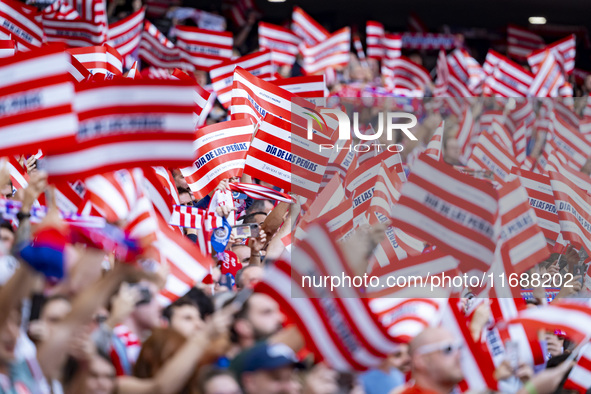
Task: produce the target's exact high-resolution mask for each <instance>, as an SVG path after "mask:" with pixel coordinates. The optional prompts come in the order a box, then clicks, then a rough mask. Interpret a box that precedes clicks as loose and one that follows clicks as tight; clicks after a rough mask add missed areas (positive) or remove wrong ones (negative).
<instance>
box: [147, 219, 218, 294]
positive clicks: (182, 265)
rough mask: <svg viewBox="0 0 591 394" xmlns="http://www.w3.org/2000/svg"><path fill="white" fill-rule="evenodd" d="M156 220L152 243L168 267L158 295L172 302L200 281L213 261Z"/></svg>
mask: <svg viewBox="0 0 591 394" xmlns="http://www.w3.org/2000/svg"><path fill="white" fill-rule="evenodd" d="M157 220H158V232H157V239H156V241H155V242H154V243H153V244H152V245H153V247H154V249H155V250H156V251H157V252H158V254H159V256H160V261H161V262H166V263H168V266H169V268H170V274H169V275H168V276H167V278H166V284H165V285H164V289H162V291H161V292H160V295H161V296H163V297H164V298H165V299H166V300H165V302H174V301H175V300H176V299H178V298H179V297H181V296H183V295H184V294H186V293H187V292H188V291H189V290H190V289H191V288H192V287H193V286H195V285H196V284H197V283H201V281H202V280H203V278H205V277H206V276H207V275H208V274H209V273H210V269H211V267H213V265H214V263H213V261H212V259H211V257H210V256H209V255H208V254H206V253H204V252H202V250H201V249H200V248H199V247H198V246H197V245H196V244H194V243H193V242H191V241H190V240H189V239H187V238H186V237H185V236H183V235H182V234H180V233H178V232H176V231H174V230H173V229H171V228H170V227H169V226H168V224H167V223H166V222H165V221H164V220H163V219H161V218H157Z"/></svg>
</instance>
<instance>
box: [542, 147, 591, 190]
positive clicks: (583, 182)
mask: <svg viewBox="0 0 591 394" xmlns="http://www.w3.org/2000/svg"><path fill="white" fill-rule="evenodd" d="M560 156H561V155H560V154H559V153H558V154H557V152H551V153H550V154H549V156H548V158H547V160H546V167H544V170H545V171H546V172H549V171H556V172H558V173H560V174H562V175H564V176H565V177H566V178H567V179H568V180H569V181H571V182H572V183H574V184H575V185H577V186H578V187H579V188H581V189H582V190H584V191H585V192H587V193H589V192H591V177H589V175H587V174H583V173H582V172H580V171H577V170H575V169H574V168H572V167H570V166H569V165H568V164H567V163H566V161H564V160H562V159H561V158H560Z"/></svg>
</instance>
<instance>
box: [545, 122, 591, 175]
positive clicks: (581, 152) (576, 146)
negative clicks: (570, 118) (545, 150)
mask: <svg viewBox="0 0 591 394" xmlns="http://www.w3.org/2000/svg"><path fill="white" fill-rule="evenodd" d="M551 133H552V137H553V141H554V142H555V143H556V146H557V147H558V149H559V151H560V152H561V153H562V154H563V155H564V156H565V157H566V158H567V160H568V162H569V163H575V165H573V167H578V168H581V167H582V166H583V165H585V162H586V161H587V159H588V158H589V157H591V142H587V140H586V139H585V137H584V136H583V135H582V134H581V133H580V132H579V130H578V129H577V128H576V127H573V126H571V125H569V124H568V122H567V121H565V120H564V119H563V118H562V116H560V115H556V114H553V116H552V131H551Z"/></svg>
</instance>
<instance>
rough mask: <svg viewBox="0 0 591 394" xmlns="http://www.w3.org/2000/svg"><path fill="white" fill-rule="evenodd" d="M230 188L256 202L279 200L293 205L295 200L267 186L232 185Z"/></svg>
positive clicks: (250, 184) (251, 184)
mask: <svg viewBox="0 0 591 394" xmlns="http://www.w3.org/2000/svg"><path fill="white" fill-rule="evenodd" d="M229 186H230V190H232V191H233V192H239V193H244V194H246V195H247V196H248V197H250V198H252V199H255V200H277V201H281V202H287V203H290V204H291V203H293V199H292V198H291V197H290V195H289V194H286V193H282V192H278V191H277V190H275V189H271V188H270V187H267V186H263V185H257V184H254V183H230V184H229Z"/></svg>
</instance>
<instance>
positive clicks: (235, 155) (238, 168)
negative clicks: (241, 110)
mask: <svg viewBox="0 0 591 394" xmlns="http://www.w3.org/2000/svg"><path fill="white" fill-rule="evenodd" d="M254 130H255V128H254V126H253V124H252V123H251V122H250V121H249V120H248V119H240V120H231V121H228V122H221V123H216V124H213V125H210V126H205V127H202V128H200V129H198V130H197V131H196V132H195V133H196V135H195V143H194V147H195V162H194V163H193V164H192V165H191V166H190V167H186V168H182V169H181V172H182V173H183V176H184V177H185V179H186V180H187V183H188V184H189V188H190V189H191V191H192V192H193V195H194V196H195V198H197V199H198V200H201V199H202V198H204V197H205V196H207V195H208V194H209V193H210V192H211V191H212V190H214V189H215V188H216V187H217V185H218V184H219V183H220V181H222V180H223V179H227V178H231V177H235V176H236V177H239V176H241V175H242V170H243V169H244V163H245V160H246V152H247V151H248V147H249V146H250V141H251V139H252V136H253V133H254Z"/></svg>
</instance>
